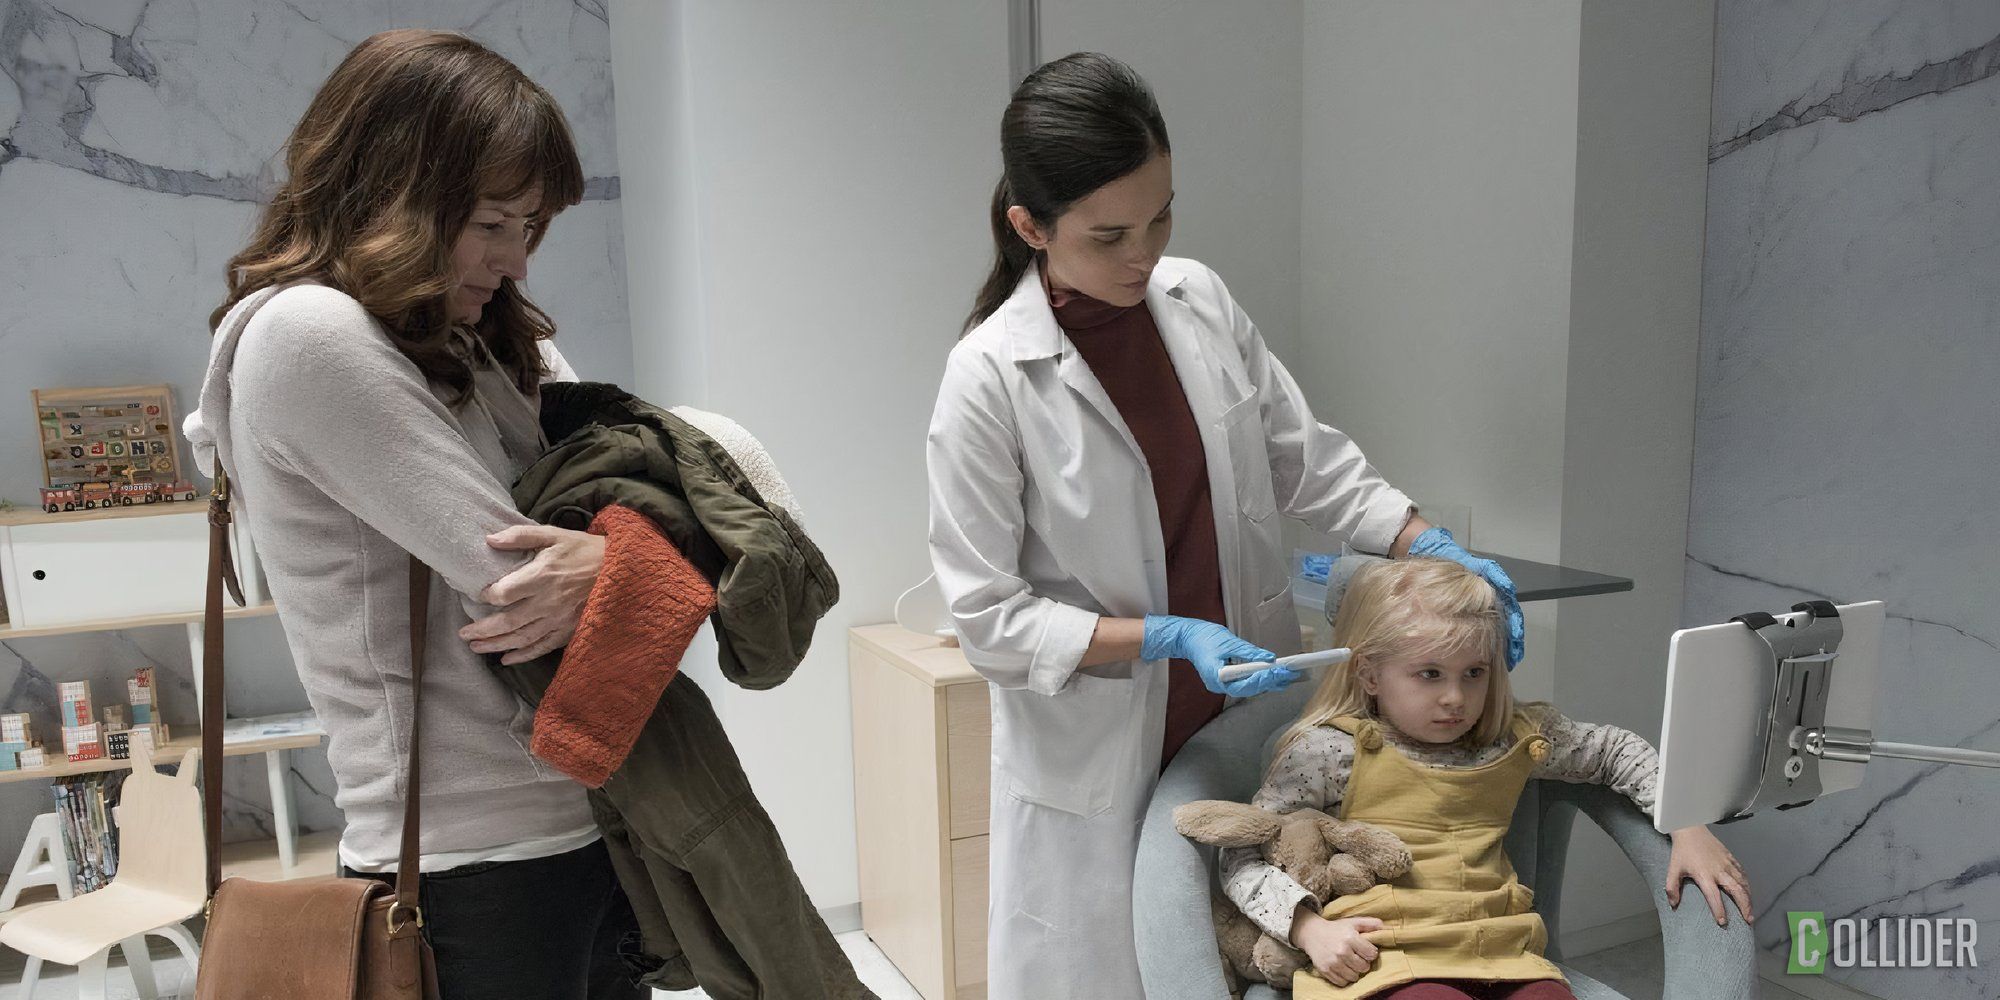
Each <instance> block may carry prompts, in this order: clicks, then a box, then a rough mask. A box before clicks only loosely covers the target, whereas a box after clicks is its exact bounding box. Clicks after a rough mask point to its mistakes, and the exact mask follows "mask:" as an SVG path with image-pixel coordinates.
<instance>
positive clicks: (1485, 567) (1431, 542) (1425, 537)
mask: <svg viewBox="0 0 2000 1000" xmlns="http://www.w3.org/2000/svg"><path fill="white" fill-rule="evenodd" d="M1410 555H1413V556H1431V557H1433V558H1436V559H1449V560H1451V561H1452V562H1455V563H1457V564H1459V565H1460V566H1463V567H1465V568H1466V569H1469V570H1471V571H1473V572H1474V573H1477V574H1479V575H1480V577H1481V578H1483V579H1484V580H1485V581H1486V582H1487V583H1490V584H1492V585H1493V592H1494V594H1496V595H1497V596H1498V597H1499V599H1500V614H1501V615H1502V616H1503V617H1505V618H1506V619H1507V669H1509V670H1512V669H1514V666H1515V664H1518V663H1520V662H1521V654H1522V653H1524V652H1526V647H1527V629H1526V627H1525V625H1524V624H1523V622H1522V621H1521V601H1520V599H1519V598H1517V597H1515V595H1514V580H1513V578H1511V577H1509V576H1508V575H1507V571H1506V570H1504V569H1501V568H1500V564H1499V563H1497V562H1494V561H1493V560H1491V559H1481V558H1479V557H1478V556H1475V555H1473V554H1472V553H1470V552H1467V551H1465V549H1464V547H1462V546H1460V545H1459V544H1458V542H1457V541H1455V540H1453V539H1452V537H1451V532H1449V531H1446V530H1444V529H1443V528H1432V529H1430V530H1429V531H1426V532H1424V533H1423V534H1421V535H1418V536H1417V540H1416V541H1414V542H1411V543H1410Z"/></svg>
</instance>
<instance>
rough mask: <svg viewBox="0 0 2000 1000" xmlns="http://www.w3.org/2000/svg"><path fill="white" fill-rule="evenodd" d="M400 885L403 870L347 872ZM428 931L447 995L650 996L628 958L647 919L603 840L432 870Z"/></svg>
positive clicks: (427, 887)
mask: <svg viewBox="0 0 2000 1000" xmlns="http://www.w3.org/2000/svg"><path fill="white" fill-rule="evenodd" d="M346 874H348V875H358V876H360V877H363V878H372V879H376V880H378V881H383V882H388V883H391V884H393V883H394V882H395V878H396V876H395V875H394V874H389V873H385V874H375V873H372V872H347V873H346ZM422 890H423V891H422V898H421V902H422V905H423V909H424V938H425V940H427V941H429V942H430V944H431V950H432V951H433V952H435V953H436V955H437V967H438V987H439V989H440V991H441V992H442V993H443V1000H519V998H521V997H536V998H547V1000H644V998H645V997H646V996H647V995H648V993H649V991H648V990H646V989H644V988H642V987H640V986H639V985H638V983H637V981H636V980H635V979H634V978H633V974H632V972H631V971H630V970H629V969H628V968H627V967H626V965H625V963H624V960H623V959H621V958H620V957H619V949H620V945H621V944H622V943H623V941H624V939H625V938H626V936H628V935H634V936H636V935H637V933H638V924H637V923H636V922H635V921H634V920H633V917H632V907H631V905H630V904H628V903H627V902H626V900H625V893H624V891H623V890H621V889H620V888H619V887H618V879H617V877H616V876H615V875H614V874H613V873H612V870H611V859H610V856H609V855H608V854H607V853H606V851H605V848H604V842H603V841H598V842H597V843H594V844H591V845H590V846H588V847H583V848H579V849H577V850H574V851H571V852H569V853H567V854H558V855H555V856H553V857H547V858H532V859H530V860H527V861H494V862H483V863H480V864H473V865H465V866H462V867H459V868H452V869H449V870H446V871H441V872H426V873H424V878H423V883H422Z"/></svg>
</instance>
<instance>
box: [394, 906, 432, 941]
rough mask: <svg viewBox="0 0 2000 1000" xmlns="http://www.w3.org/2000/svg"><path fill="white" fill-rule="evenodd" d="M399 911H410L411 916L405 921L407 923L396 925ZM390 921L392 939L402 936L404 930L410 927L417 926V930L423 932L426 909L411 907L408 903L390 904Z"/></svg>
mask: <svg viewBox="0 0 2000 1000" xmlns="http://www.w3.org/2000/svg"><path fill="white" fill-rule="evenodd" d="M397 910H408V911H410V916H409V918H408V919H406V920H405V921H404V922H403V923H401V924H398V923H396V911H397ZM388 921H389V936H390V937H395V936H396V935H398V934H401V933H402V932H403V929H404V928H405V927H409V926H412V925H415V926H416V928H417V929H418V930H422V929H423V926H424V908H423V907H421V906H411V905H410V904H408V903H404V902H400V901H399V902H394V903H390V904H389V915H388Z"/></svg>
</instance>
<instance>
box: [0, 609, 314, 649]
mask: <svg viewBox="0 0 2000 1000" xmlns="http://www.w3.org/2000/svg"><path fill="white" fill-rule="evenodd" d="M277 613H278V608H277V606H276V605H274V604H269V603H266V604H252V605H251V606H249V607H247V608H238V607H233V606H232V607H230V608H228V609H226V610H224V611H223V613H222V617H223V618H225V619H228V620H230V621H234V620H236V619H238V618H264V617H267V616H270V615H275V614H277ZM201 621H202V613H201V612H199V611H189V612H186V613H183V614H172V615H139V616H137V617H133V618H102V619H99V620H97V621H88V622H68V623H65V624H62V625H45V626H43V627H41V628H13V627H10V626H4V625H0V642H5V641H7V640H9V639H32V638H36V637H38V636H46V635H69V634H71V633H77V632H109V631H111V630H113V629H127V628H146V627H148V626H152V625H200V624H201Z"/></svg>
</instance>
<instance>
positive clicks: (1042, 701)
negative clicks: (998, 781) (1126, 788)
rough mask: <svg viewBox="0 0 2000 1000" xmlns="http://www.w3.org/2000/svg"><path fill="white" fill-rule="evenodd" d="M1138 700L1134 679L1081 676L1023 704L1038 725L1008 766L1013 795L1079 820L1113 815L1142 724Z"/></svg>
mask: <svg viewBox="0 0 2000 1000" xmlns="http://www.w3.org/2000/svg"><path fill="white" fill-rule="evenodd" d="M1136 693H1137V687H1136V685H1135V684H1134V683H1133V681H1131V680H1130V679H1112V678H1106V677H1093V676H1091V675H1090V674H1085V673H1075V674H1071V675H1070V680H1069V683H1068V684H1067V685H1065V686H1064V687H1063V689H1062V690H1061V691H1060V692H1058V693H1056V694H1055V695H1054V696H1044V695H1034V696H1032V697H1029V698H1022V699H1020V700H1018V701H1017V702H1016V707H1017V708H1021V709H1024V710H1025V711H1024V713H1023V714H1030V713H1031V714H1032V718H1031V719H1023V720H1022V721H1023V722H1025V723H1026V725H1024V726H1023V727H1021V728H1020V729H1019V730H1018V731H1017V733H1016V734H1013V735H1016V736H1017V738H1014V739H1010V740H1009V745H1008V746H1007V747H1006V749H1005V750H1004V751H1003V757H1002V759H1001V760H1000V765H1001V767H1002V769H1003V770H1004V771H1005V772H1006V777H1007V781H1006V784H1005V786H1004V787H1005V788H1006V789H1007V794H1009V795H1012V796H1013V797H1014V798H1017V799H1020V800H1022V801H1024V802H1033V803H1035V804H1037V805H1043V806H1047V807H1049V808H1051V809H1060V810H1062V811H1063V812H1066V813H1074V814H1076V815H1078V816H1085V817H1089V816H1095V815H1097V814H1099V813H1102V812H1103V811H1105V810H1106V809H1109V808H1110V807H1111V798H1112V792H1113V790H1114V788H1115V786H1116V784H1117V782H1118V779H1119V776H1120V775H1121V774H1122V773H1123V769H1122V768H1121V766H1120V764H1119V762H1120V761H1122V760H1124V759H1125V757H1126V750H1127V749H1128V748H1127V747H1126V746H1125V745H1124V744H1125V743H1126V742H1128V741H1129V740H1130V737H1131V734H1132V733H1133V731H1134V725H1135V723H1136V722H1137V721H1138V715H1139V711H1140V706H1139V703H1138V702H1137V701H1136V700H1135V698H1136Z"/></svg>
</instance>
